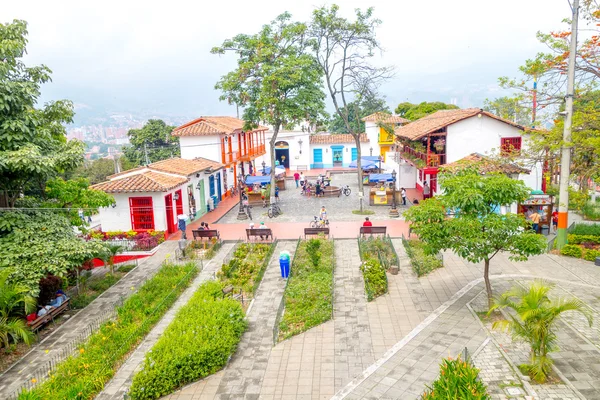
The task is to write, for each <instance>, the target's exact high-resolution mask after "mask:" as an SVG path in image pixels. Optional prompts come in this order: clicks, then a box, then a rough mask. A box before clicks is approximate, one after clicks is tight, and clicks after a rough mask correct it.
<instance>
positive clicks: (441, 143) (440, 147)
mask: <svg viewBox="0 0 600 400" xmlns="http://www.w3.org/2000/svg"><path fill="white" fill-rule="evenodd" d="M444 146H446V140H445V139H444V138H440V139H438V140H436V141H435V142H433V147H434V148H435V149H436V150H437V151H438V152H442V151H444Z"/></svg>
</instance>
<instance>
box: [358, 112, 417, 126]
mask: <svg viewBox="0 0 600 400" xmlns="http://www.w3.org/2000/svg"><path fill="white" fill-rule="evenodd" d="M362 121H363V122H383V123H388V124H406V123H408V122H410V120H408V119H406V118H402V117H401V116H399V115H392V114H388V113H386V112H381V111H378V112H376V113H373V114H371V115H367V116H366V117H364V118H363V119H362Z"/></svg>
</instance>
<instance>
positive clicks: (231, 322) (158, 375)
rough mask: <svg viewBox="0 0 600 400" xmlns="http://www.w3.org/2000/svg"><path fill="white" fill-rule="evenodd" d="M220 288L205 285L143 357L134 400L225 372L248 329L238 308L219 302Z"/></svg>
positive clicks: (235, 304) (232, 302)
mask: <svg viewBox="0 0 600 400" xmlns="http://www.w3.org/2000/svg"><path fill="white" fill-rule="evenodd" d="M222 288H223V283H221V282H215V281H209V282H206V283H204V284H203V285H202V286H200V288H198V290H197V291H196V293H194V295H193V296H192V298H191V299H190V300H189V301H188V303H187V304H186V305H185V306H183V307H182V308H181V309H180V310H179V311H178V312H177V315H176V316H175V319H174V320H173V322H171V324H170V325H169V326H168V327H167V329H166V330H165V332H164V333H163V334H162V335H161V336H160V339H159V340H158V342H156V344H155V345H154V346H153V347H152V349H151V350H150V351H149V352H148V353H146V357H145V359H144V365H143V368H142V370H141V371H140V372H138V373H137V374H136V375H135V376H134V378H133V384H132V385H131V389H130V391H129V395H130V396H131V398H132V399H135V400H138V399H157V398H159V397H162V396H165V395H167V394H169V393H172V392H173V391H175V390H176V389H178V388H180V387H181V386H183V385H185V384H187V383H189V382H193V381H196V380H198V379H201V378H204V377H205V376H208V375H210V374H213V373H215V372H217V371H218V370H220V369H221V368H223V367H224V366H225V365H226V364H227V360H228V359H229V356H231V354H233V352H234V351H235V349H236V348H237V345H238V343H239V341H240V339H241V337H242V333H243V332H244V330H245V328H246V321H245V320H244V312H243V310H242V307H241V305H240V303H238V302H237V301H235V300H232V299H229V298H225V299H224V298H223V294H222Z"/></svg>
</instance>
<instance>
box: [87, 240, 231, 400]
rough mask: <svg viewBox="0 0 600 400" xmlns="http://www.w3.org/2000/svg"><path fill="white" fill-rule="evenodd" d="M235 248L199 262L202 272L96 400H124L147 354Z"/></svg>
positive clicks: (220, 251)
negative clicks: (181, 309) (199, 288)
mask: <svg viewBox="0 0 600 400" xmlns="http://www.w3.org/2000/svg"><path fill="white" fill-rule="evenodd" d="M233 246H234V243H224V244H223V246H222V247H221V248H220V249H219V251H218V252H217V254H216V255H215V256H214V257H213V258H212V259H211V260H207V261H204V262H203V261H200V260H198V261H197V264H198V265H199V266H201V265H203V266H204V267H203V269H202V271H201V272H200V273H199V274H198V275H197V276H196V278H195V279H194V280H193V281H192V283H191V284H190V286H189V287H188V288H187V289H186V290H185V291H184V292H183V293H182V294H181V296H179V298H178V299H177V301H176V302H175V304H173V306H172V307H171V309H170V310H169V311H168V312H167V313H166V314H165V315H164V317H163V318H162V319H161V320H160V321H159V322H158V323H157V324H156V325H155V326H154V328H153V329H152V330H151V331H150V333H148V335H147V336H146V338H145V339H144V341H143V342H142V343H141V344H140V345H139V346H138V348H137V349H135V351H134V352H133V354H131V356H130V357H129V358H128V359H127V361H126V362H125V363H124V364H123V365H122V366H121V368H119V370H118V371H117V372H116V373H115V376H114V377H113V378H112V380H111V381H110V382H109V383H107V384H106V386H105V387H104V390H103V391H102V392H101V393H100V394H99V395H98V396H97V397H96V399H99V400H109V399H112V400H120V399H123V398H124V395H125V394H126V393H127V392H128V390H129V388H130V387H131V384H132V381H133V377H134V376H135V374H136V373H137V372H138V371H139V370H140V368H141V367H142V365H143V362H144V357H145V354H146V352H147V351H148V350H150V349H151V348H152V346H154V344H156V342H157V341H158V339H159V338H160V335H162V333H163V332H164V331H165V329H167V327H168V326H169V324H170V323H171V322H172V321H173V319H174V318H175V315H176V314H177V312H178V311H179V309H180V308H181V307H183V306H184V305H185V304H187V302H188V301H189V300H190V298H191V297H192V295H193V294H194V293H195V292H196V290H197V289H198V287H199V286H200V285H202V283H204V282H206V281H207V280H210V279H213V278H214V276H215V273H216V272H217V271H218V270H219V269H220V268H221V266H222V265H223V260H224V259H225V257H226V256H227V254H228V253H229V252H230V251H231V250H232V248H233Z"/></svg>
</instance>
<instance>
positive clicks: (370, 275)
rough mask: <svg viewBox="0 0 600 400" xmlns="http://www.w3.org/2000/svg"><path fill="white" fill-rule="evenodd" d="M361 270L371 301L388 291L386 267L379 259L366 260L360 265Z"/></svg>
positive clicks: (368, 298)
mask: <svg viewBox="0 0 600 400" xmlns="http://www.w3.org/2000/svg"><path fill="white" fill-rule="evenodd" d="M360 270H361V271H362V273H363V277H364V279H365V291H366V292H367V300H369V301H371V300H373V299H374V298H376V297H379V296H381V295H382V294H384V293H386V292H387V290H388V283H387V276H386V274H385V268H384V267H383V266H382V265H381V264H380V263H379V261H378V260H377V259H375V258H370V259H368V260H367V261H364V262H363V263H362V265H361V266H360Z"/></svg>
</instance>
